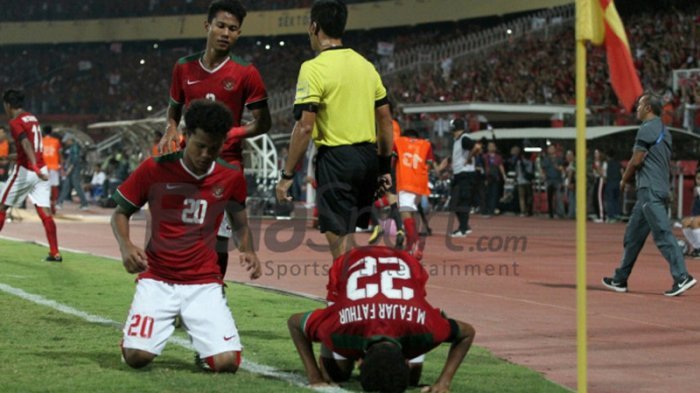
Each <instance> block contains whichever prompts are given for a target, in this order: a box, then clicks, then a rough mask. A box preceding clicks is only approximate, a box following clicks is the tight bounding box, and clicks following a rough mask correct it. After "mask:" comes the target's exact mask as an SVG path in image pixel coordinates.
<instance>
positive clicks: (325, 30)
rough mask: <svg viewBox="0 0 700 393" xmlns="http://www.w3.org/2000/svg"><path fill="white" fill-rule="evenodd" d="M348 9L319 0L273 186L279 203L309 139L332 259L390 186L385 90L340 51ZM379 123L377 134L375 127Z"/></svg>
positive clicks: (358, 60) (355, 57) (370, 69)
mask: <svg viewBox="0 0 700 393" xmlns="http://www.w3.org/2000/svg"><path fill="white" fill-rule="evenodd" d="M347 18H348V10H347V7H346V6H345V4H343V3H342V2H340V1H337V0H317V1H315V2H314V4H313V6H312V7H311V20H310V23H309V28H308V33H309V39H310V41H311V47H312V49H313V50H314V51H315V52H316V53H317V54H318V55H317V56H316V57H315V58H314V59H312V60H309V61H306V62H304V64H302V65H301V70H300V71H299V79H298V82H297V91H296V97H295V100H294V116H295V118H296V120H297V122H296V124H295V125H294V130H293V131H292V136H291V138H290V142H289V156H288V159H287V162H286V164H285V167H284V170H283V172H282V176H281V177H282V178H281V179H280V181H279V183H277V189H276V193H277V199H278V200H279V201H280V202H281V201H284V200H291V198H290V197H288V196H287V191H288V190H289V187H290V186H291V184H292V178H293V177H294V168H295V167H296V165H297V163H298V162H299V161H300V160H301V159H302V157H303V156H304V153H305V152H306V148H307V147H308V144H309V141H310V140H311V139H312V138H313V140H314V143H315V144H316V146H317V147H318V155H317V157H316V180H317V182H318V188H317V204H318V209H319V226H320V229H321V232H322V233H324V234H325V235H326V239H327V240H328V244H329V245H330V248H331V253H332V254H333V258H334V259H335V258H337V257H339V256H340V255H342V254H344V253H345V252H346V251H348V250H350V248H352V246H353V245H354V243H353V239H352V233H353V232H354V231H355V227H356V226H360V227H366V226H367V225H368V222H369V213H370V207H371V205H372V202H373V199H374V193H375V191H376V190H377V187H382V188H384V189H386V188H387V187H388V186H389V185H390V184H391V176H389V170H390V166H391V148H392V143H393V141H392V139H393V138H392V124H391V112H390V110H389V101H388V99H387V93H386V89H385V88H384V85H383V84H382V80H381V78H380V76H379V74H378V73H377V70H376V69H375V68H374V66H373V65H372V64H371V63H370V62H368V61H367V60H366V59H365V58H364V57H362V56H361V55H359V54H358V53H357V52H355V51H353V50H352V49H349V48H345V47H343V43H342V40H341V38H342V36H343V32H344V31H345V24H346V22H347ZM377 126H378V129H377Z"/></svg>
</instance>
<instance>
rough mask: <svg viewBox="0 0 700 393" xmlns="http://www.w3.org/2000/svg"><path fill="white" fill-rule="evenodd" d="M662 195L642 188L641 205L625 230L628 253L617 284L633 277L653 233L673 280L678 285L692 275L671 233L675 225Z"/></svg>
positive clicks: (636, 208) (618, 269) (625, 254)
mask: <svg viewBox="0 0 700 393" xmlns="http://www.w3.org/2000/svg"><path fill="white" fill-rule="evenodd" d="M662 194H664V193H661V192H658V191H653V190H651V189H648V188H640V189H639V190H638V191H637V202H636V203H635V204H634V208H633V209H632V215H631V216H630V220H629V222H628V223H627V228H625V238H624V246H625V252H624V254H623V255H622V261H621V262H620V267H619V268H617V269H616V270H615V281H627V278H629V276H630V274H632V268H633V267H634V264H635V262H637V256H638V255H639V252H640V251H641V250H642V247H643V246H644V242H646V240H647V237H648V236H649V232H651V234H652V236H653V237H654V243H655V244H656V248H658V249H659V251H660V252H661V255H663V256H664V258H665V259H666V262H668V265H669V267H670V268H671V276H673V279H674V280H675V281H676V282H678V281H681V280H684V279H685V278H686V277H687V276H688V270H687V269H686V266H685V259H684V258H683V253H682V252H681V249H680V247H678V242H677V241H676V238H675V237H674V236H673V232H671V223H670V222H669V220H668V216H667V214H666V205H667V204H668V195H662ZM666 194H667V193H666Z"/></svg>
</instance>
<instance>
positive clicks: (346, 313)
mask: <svg viewBox="0 0 700 393" xmlns="http://www.w3.org/2000/svg"><path fill="white" fill-rule="evenodd" d="M427 280H428V274H427V272H426V271H425V269H424V268H423V266H421V264H420V263H419V262H418V261H417V260H416V259H415V258H413V257H412V256H410V255H408V254H407V253H406V252H403V251H399V250H395V249H391V248H388V247H378V246H373V247H363V248H357V249H354V250H352V251H350V252H348V253H347V254H345V255H343V256H341V257H339V258H338V259H336V260H335V261H334V263H333V266H332V267H331V270H330V272H329V283H328V296H327V300H328V301H329V303H330V305H329V306H328V307H327V308H325V309H319V310H315V311H312V312H310V313H308V314H307V315H306V316H305V317H304V321H303V322H302V325H303V329H304V332H305V334H306V335H307V337H309V338H310V339H311V340H313V341H320V342H322V343H323V344H325V345H326V346H327V347H328V348H329V349H331V350H332V351H334V352H337V353H339V354H340V355H343V356H345V357H347V358H350V359H357V358H360V357H362V356H363V355H364V351H365V349H366V348H367V346H368V345H369V344H370V343H371V342H372V341H374V340H376V339H377V338H379V337H386V338H390V339H393V340H396V341H398V342H399V343H400V344H401V347H402V349H403V353H404V356H406V358H409V359H410V358H414V357H416V356H418V355H421V354H424V353H426V352H428V351H430V350H431V349H432V348H434V347H436V346H438V345H439V344H440V343H442V342H444V341H448V340H450V339H451V338H452V337H454V335H455V331H454V330H455V329H456V325H455V324H453V323H451V322H450V321H449V320H448V319H447V318H446V317H445V316H444V315H443V314H442V313H441V312H440V310H439V309H436V308H433V307H432V306H431V305H430V304H429V303H428V302H427V301H426V300H425V283H426V281H427Z"/></svg>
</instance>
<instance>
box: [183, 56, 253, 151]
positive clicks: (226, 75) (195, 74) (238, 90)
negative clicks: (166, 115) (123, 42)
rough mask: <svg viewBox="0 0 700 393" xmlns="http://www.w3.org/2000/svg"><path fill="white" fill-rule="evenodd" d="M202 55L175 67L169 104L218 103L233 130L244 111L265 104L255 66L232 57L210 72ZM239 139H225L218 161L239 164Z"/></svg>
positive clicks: (185, 60) (188, 57) (239, 123)
mask: <svg viewBox="0 0 700 393" xmlns="http://www.w3.org/2000/svg"><path fill="white" fill-rule="evenodd" d="M203 54H204V52H200V53H196V54H193V55H191V56H187V57H183V58H181V59H180V60H178V62H177V63H176V64H175V68H174V69H173V77H172V82H171V84H170V105H184V106H185V110H187V107H188V106H189V105H190V102H191V101H192V100H196V99H200V98H206V99H209V100H212V101H219V102H221V103H223V104H224V105H226V106H227V107H228V108H229V109H230V110H231V112H232V113H233V125H234V127H237V126H240V125H241V118H242V117H243V109H244V107H247V108H248V109H250V110H253V109H259V108H262V107H265V106H266V105H267V91H266V90H265V83H264V82H263V79H262V76H260V72H258V69H257V68H255V66H254V65H252V64H250V63H247V62H246V61H244V60H242V59H241V58H239V57H237V56H233V55H231V56H230V57H228V58H226V59H225V60H224V62H223V63H221V64H219V66H218V67H216V68H215V69H213V70H210V69H208V68H206V67H205V66H204V64H202V55H203ZM242 143H243V141H242V139H240V138H227V139H226V141H225V142H224V146H223V148H222V150H221V158H222V159H223V160H225V161H227V162H229V163H234V162H235V163H240V162H241V161H242Z"/></svg>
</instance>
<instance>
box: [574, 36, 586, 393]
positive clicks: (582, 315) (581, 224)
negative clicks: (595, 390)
mask: <svg viewBox="0 0 700 393" xmlns="http://www.w3.org/2000/svg"><path fill="white" fill-rule="evenodd" d="M586 312H587V310H586V44H585V41H584V40H579V39H577V40H576V321H577V323H576V348H577V349H576V353H577V366H578V393H587V391H588V339H587V328H586V326H587V322H586Z"/></svg>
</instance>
